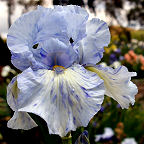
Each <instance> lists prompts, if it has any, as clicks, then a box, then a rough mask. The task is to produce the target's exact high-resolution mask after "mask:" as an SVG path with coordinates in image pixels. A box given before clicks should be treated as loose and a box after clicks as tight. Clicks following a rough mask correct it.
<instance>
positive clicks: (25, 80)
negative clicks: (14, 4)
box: [7, 5, 137, 136]
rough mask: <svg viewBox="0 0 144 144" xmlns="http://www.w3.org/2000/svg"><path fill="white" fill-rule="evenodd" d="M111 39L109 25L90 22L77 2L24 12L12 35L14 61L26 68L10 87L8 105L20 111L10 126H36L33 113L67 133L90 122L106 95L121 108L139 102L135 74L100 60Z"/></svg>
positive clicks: (54, 131)
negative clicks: (109, 65) (133, 77)
mask: <svg viewBox="0 0 144 144" xmlns="http://www.w3.org/2000/svg"><path fill="white" fill-rule="evenodd" d="M109 42H110V32H109V29H108V26H107V24H106V23H105V22H104V21H101V20H99V19H96V18H94V19H92V20H90V21H88V13H87V12H86V11H85V10H84V9H83V8H81V7H78V6H73V5H70V6H56V7H55V8H54V9H49V8H43V7H38V9H37V10H35V11H32V12H29V13H26V14H24V15H23V16H21V17H20V18H19V19H18V20H17V21H16V22H15V23H14V24H13V25H12V26H11V27H10V29H9V32H8V36H7V45H8V47H9V49H10V51H11V53H12V58H11V61H12V63H13V65H14V66H15V67H17V68H18V69H20V70H21V71H23V72H22V73H21V74H19V75H18V76H16V77H15V78H14V79H13V80H12V81H11V82H10V84H9V85H8V88H7V91H8V93H7V101H8V104H9V105H10V107H11V108H12V109H13V110H14V111H15V113H14V116H13V117H12V118H11V119H10V121H9V122H8V127H10V128H14V129H25V130H27V129H30V128H33V127H35V126H37V125H36V123H35V122H34V121H33V120H32V118H31V117H30V116H29V114H28V113H27V112H31V113H34V114H36V115H39V116H40V117H41V118H43V119H44V120H45V121H46V123H47V125H48V128H49V133H51V134H58V135H60V136H65V135H66V134H67V133H68V132H69V131H70V130H76V128H77V127H79V126H87V124H88V123H89V121H90V119H91V118H92V117H93V116H94V115H95V114H96V113H97V112H98V111H99V110H100V108H101V104H102V102H103V98H104V94H107V95H108V96H110V97H112V98H113V99H115V100H116V101H118V103H119V104H120V105H121V107H122V108H128V106H129V103H132V104H134V96H135V94H136V93H137V88H136V86H135V85H134V84H133V83H132V82H130V79H131V77H132V76H135V73H130V72H128V71H127V69H126V68H125V67H120V68H118V69H115V70H114V69H111V68H109V67H107V68H103V67H100V66H96V65H95V64H96V63H98V62H99V61H100V60H101V58H102V57H103V52H104V46H107V45H108V44H109ZM126 76H127V77H126ZM117 91H120V93H119V94H117Z"/></svg>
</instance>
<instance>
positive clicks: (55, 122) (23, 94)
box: [18, 65, 105, 136]
mask: <svg viewBox="0 0 144 144" xmlns="http://www.w3.org/2000/svg"><path fill="white" fill-rule="evenodd" d="M18 88H19V89H20V93H19V96H18V105H19V106H20V108H19V111H25V112H31V113H34V114H37V115H39V116H40V117H42V118H43V119H44V120H45V121H46V122H47V125H48V128H49V133H50V134H58V135H60V136H65V135H66V134H67V133H68V132H69V131H70V130H76V128H77V127H78V126H87V124H88V122H89V121H90V119H91V118H92V117H93V116H94V115H95V114H96V113H97V112H98V111H99V109H100V108H101V104H102V102H103V96H104V93H105V90H104V84H103V80H102V79H100V78H99V77H98V76H97V74H95V73H92V72H89V71H87V70H86V69H84V68H83V67H82V66H80V65H74V66H72V67H69V68H68V69H65V70H64V71H62V72H61V73H59V74H57V73H56V71H53V70H44V69H43V70H38V71H32V69H31V68H28V69H27V70H25V71H23V72H22V73H21V74H20V75H19V76H18Z"/></svg>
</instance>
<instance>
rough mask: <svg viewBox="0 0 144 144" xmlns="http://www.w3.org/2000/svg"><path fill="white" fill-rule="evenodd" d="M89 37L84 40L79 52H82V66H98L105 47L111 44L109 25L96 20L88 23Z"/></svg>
mask: <svg viewBox="0 0 144 144" xmlns="http://www.w3.org/2000/svg"><path fill="white" fill-rule="evenodd" d="M86 34H87V36H86V37H85V38H84V39H83V40H82V42H81V46H80V48H79V51H82V55H81V57H80V62H81V63H82V64H96V63H98V62H99V61H100V60H101V58H102V57H103V52H104V46H107V45H108V44H109V42H110V32H109V28H108V26H107V24H106V23H105V22H104V21H102V20H99V19H97V18H94V19H92V20H90V21H88V22H87V25H86Z"/></svg>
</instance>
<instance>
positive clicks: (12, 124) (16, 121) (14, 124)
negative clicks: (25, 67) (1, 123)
mask: <svg viewBox="0 0 144 144" xmlns="http://www.w3.org/2000/svg"><path fill="white" fill-rule="evenodd" d="M18 93H19V89H18V87H17V77H14V78H13V79H12V81H11V82H10V83H9V85H8V88H7V102H8V105H9V106H10V107H11V109H12V110H14V111H15V112H14V115H13V117H12V118H11V119H10V120H9V121H8V123H7V126H8V127H9V128H13V129H24V130H28V129H31V128H33V127H36V126H37V124H36V123H35V122H34V120H33V119H32V118H31V117H30V116H29V114H28V113H26V112H18V111H17V110H18V104H17V98H18Z"/></svg>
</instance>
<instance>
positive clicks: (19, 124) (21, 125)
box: [7, 111, 37, 130]
mask: <svg viewBox="0 0 144 144" xmlns="http://www.w3.org/2000/svg"><path fill="white" fill-rule="evenodd" d="M7 126H8V127H9V128H12V129H24V130H29V129H31V128H34V127H36V126H37V124H36V123H35V122H34V120H33V119H32V118H31V117H30V116H29V114H28V113H27V112H18V111H15V112H14V115H13V117H12V118H11V119H10V120H9V121H8V123H7Z"/></svg>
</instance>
